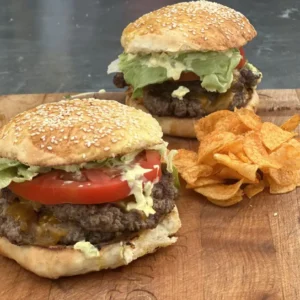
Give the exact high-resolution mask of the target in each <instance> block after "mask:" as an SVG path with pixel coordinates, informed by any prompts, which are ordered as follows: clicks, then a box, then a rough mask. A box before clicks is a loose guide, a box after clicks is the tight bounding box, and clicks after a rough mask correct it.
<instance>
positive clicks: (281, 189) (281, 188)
mask: <svg viewBox="0 0 300 300" xmlns="http://www.w3.org/2000/svg"><path fill="white" fill-rule="evenodd" d="M265 176H266V177H267V180H268V182H269V184H270V194H285V193H289V192H291V191H293V190H294V189H295V188H296V184H295V183H293V184H290V185H280V184H278V183H276V182H275V181H274V180H273V179H272V178H271V177H270V176H268V175H265Z"/></svg>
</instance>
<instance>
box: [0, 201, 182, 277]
mask: <svg viewBox="0 0 300 300" xmlns="http://www.w3.org/2000/svg"><path fill="white" fill-rule="evenodd" d="M180 227H181V222H180V219H179V215H178V211H177V208H176V207H175V208H174V209H173V210H172V211H171V212H170V213H169V214H168V215H167V216H165V218H164V219H162V221H161V222H160V223H159V224H158V225H157V227H156V228H154V229H147V230H144V231H142V232H140V234H139V235H138V236H137V237H135V238H134V239H132V240H130V243H126V242H124V243H123V242H119V243H115V244H111V245H107V246H104V247H102V248H101V249H100V250H99V256H93V257H89V256H86V255H85V254H84V253H83V252H81V251H80V250H75V249H74V248H73V247H63V246H61V247H60V246H54V247H49V248H43V247H37V246H17V245H14V244H12V243H10V242H9V241H8V240H7V239H6V238H3V237H2V238H0V253H1V254H2V255H4V256H6V257H8V258H11V259H13V260H15V261H16V262H17V263H18V264H20V265H21V266H22V267H24V268H25V269H27V270H29V271H31V272H33V273H35V274H36V275H39V276H41V277H46V278H51V279H56V278H59V277H62V276H73V275H79V274H84V273H88V272H92V271H100V270H102V269H113V268H117V267H120V266H123V265H128V264H129V263H130V262H132V261H133V260H135V259H137V258H139V257H141V256H144V255H146V254H148V253H153V252H155V251H156V250H157V249H158V248H161V247H167V246H169V245H171V244H174V243H175V242H176V241H177V238H176V237H172V235H174V234H175V233H176V232H177V231H178V230H179V228H180Z"/></svg>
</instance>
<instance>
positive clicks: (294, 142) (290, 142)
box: [287, 139, 300, 151]
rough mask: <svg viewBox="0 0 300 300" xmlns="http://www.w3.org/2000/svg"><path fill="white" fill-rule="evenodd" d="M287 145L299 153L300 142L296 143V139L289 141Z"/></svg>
mask: <svg viewBox="0 0 300 300" xmlns="http://www.w3.org/2000/svg"><path fill="white" fill-rule="evenodd" d="M287 144H289V145H292V146H293V147H295V148H296V149H297V150H298V151H300V141H298V140H297V139H291V140H289V141H288V142H287Z"/></svg>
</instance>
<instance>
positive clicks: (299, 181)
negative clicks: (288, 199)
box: [296, 170, 300, 187]
mask: <svg viewBox="0 0 300 300" xmlns="http://www.w3.org/2000/svg"><path fill="white" fill-rule="evenodd" d="M296 186H297V187H298V186H300V170H297V171H296Z"/></svg>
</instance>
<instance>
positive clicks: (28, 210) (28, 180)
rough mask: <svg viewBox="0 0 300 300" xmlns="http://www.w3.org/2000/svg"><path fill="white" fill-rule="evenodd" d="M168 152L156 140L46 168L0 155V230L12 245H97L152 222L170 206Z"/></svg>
mask: <svg viewBox="0 0 300 300" xmlns="http://www.w3.org/2000/svg"><path fill="white" fill-rule="evenodd" d="M174 154H175V152H173V153H172V151H170V152H169V154H167V153H166V148H165V147H164V146H163V147H161V145H160V146H156V147H154V148H153V149H148V150H146V151H141V152H137V153H132V154H129V155H125V156H121V157H117V158H112V159H108V160H106V162H103V161H102V162H99V161H98V162H90V163H87V164H81V165H72V166H59V167H58V166H56V167H52V168H46V169H45V168H41V167H36V166H34V167H30V166H26V165H22V164H20V163H19V162H16V161H9V160H7V159H1V160H0V161H2V164H0V186H1V188H2V190H1V192H2V194H1V197H0V198H1V200H0V235H1V236H4V237H6V238H7V239H8V240H9V241H11V242H12V243H14V244H18V245H37V246H54V245H74V244H76V243H78V242H83V241H84V242H89V243H91V244H93V245H96V246H97V247H101V245H104V244H109V243H113V242H117V241H126V240H129V239H130V238H132V237H134V236H135V235H137V234H138V233H139V232H140V231H141V230H144V229H151V228H155V227H156V226H157V224H158V223H159V222H160V221H161V219H162V218H164V217H165V216H166V215H167V214H169V213H170V212H171V211H172V209H173V208H174V206H175V203H174V199H175V197H176V195H177V189H176V187H175V184H177V179H176V173H175V169H173V173H170V171H172V168H173V167H172V164H171V158H172V155H174ZM161 155H162V156H163V157H164V160H165V162H166V163H165V164H161V162H160V161H161ZM4 166H6V168H5V167H4ZM33 170H34V172H33ZM9 177H10V178H9ZM174 180H175V182H174Z"/></svg>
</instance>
